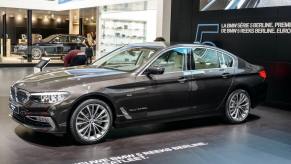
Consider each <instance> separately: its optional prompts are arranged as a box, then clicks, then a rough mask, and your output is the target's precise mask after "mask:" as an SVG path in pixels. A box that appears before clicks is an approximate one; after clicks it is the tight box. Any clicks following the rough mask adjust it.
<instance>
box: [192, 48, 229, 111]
mask: <svg viewBox="0 0 291 164" xmlns="http://www.w3.org/2000/svg"><path fill="white" fill-rule="evenodd" d="M191 56H192V62H193V65H194V69H193V71H192V76H193V80H192V81H191V96H190V100H191V105H192V108H194V109H195V110H194V111H195V112H205V111H212V110H216V109H218V107H219V106H220V105H221V104H222V102H223V100H224V98H225V97H226V96H227V94H228V91H229V88H230V87H231V85H232V80H233V73H234V69H233V65H234V62H233V61H234V59H233V58H232V57H231V56H228V55H226V54H225V53H224V52H221V51H219V50H217V49H216V48H206V47H194V48H192V55H191ZM226 60H227V61H228V62H226Z"/></svg>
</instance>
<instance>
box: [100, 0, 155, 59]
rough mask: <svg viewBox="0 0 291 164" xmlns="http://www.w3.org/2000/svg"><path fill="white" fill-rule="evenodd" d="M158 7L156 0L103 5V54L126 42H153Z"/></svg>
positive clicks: (101, 19) (101, 47)
mask: <svg viewBox="0 0 291 164" xmlns="http://www.w3.org/2000/svg"><path fill="white" fill-rule="evenodd" d="M156 7H157V5H156V1H155V0H148V1H143V2H136V3H128V4H119V5H111V6H103V7H101V8H100V18H99V22H100V26H99V46H98V47H99V53H100V54H101V56H102V55H103V54H105V53H107V52H110V51H112V50H113V49H115V48H117V47H120V46H122V45H125V44H129V43H142V42H152V41H153V40H154V39H155V37H156V14H157V12H156Z"/></svg>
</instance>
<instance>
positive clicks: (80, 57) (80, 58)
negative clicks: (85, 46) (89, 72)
mask: <svg viewBox="0 0 291 164" xmlns="http://www.w3.org/2000/svg"><path fill="white" fill-rule="evenodd" d="M86 64H87V56H86V54H85V53H84V52H79V53H77V55H76V56H75V57H73V59H72V60H71V63H70V66H71V67H73V66H79V65H86Z"/></svg>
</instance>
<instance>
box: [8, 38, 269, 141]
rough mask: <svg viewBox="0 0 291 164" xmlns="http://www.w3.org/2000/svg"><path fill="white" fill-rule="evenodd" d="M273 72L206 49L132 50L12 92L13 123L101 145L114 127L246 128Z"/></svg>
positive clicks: (27, 81)
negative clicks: (211, 123) (213, 120)
mask: <svg viewBox="0 0 291 164" xmlns="http://www.w3.org/2000/svg"><path fill="white" fill-rule="evenodd" d="M266 77H267V75H266V72H265V70H264V68H263V67H261V66H257V65H253V64H250V63H248V62H246V61H244V60H243V59H241V58H239V57H237V56H235V55H233V54H231V53H229V52H227V51H224V50H222V49H219V48H216V47H213V46H206V45H200V44H176V45H165V44H162V43H144V44H132V45H128V46H124V47H121V48H119V49H117V50H115V51H113V52H111V53H109V54H108V55H106V56H104V57H102V58H100V59H99V60H97V61H96V62H95V63H94V64H92V65H90V66H79V67H70V68H62V69H56V70H50V71H47V72H43V73H37V74H33V75H30V76H27V77H25V78H24V79H23V80H21V81H18V82H16V83H15V84H14V85H13V86H12V87H11V95H10V103H9V104H10V109H11V111H12V112H11V117H12V118H13V119H14V120H16V121H17V122H19V123H20V124H22V125H24V126H26V127H28V128H31V129H34V130H37V131H43V132H48V133H71V134H72V136H73V137H74V139H75V140H76V141H78V142H80V143H84V144H93V143H97V142H100V141H101V140H102V139H104V138H105V136H106V135H107V134H108V132H109V131H110V129H111V128H112V127H123V126H128V125H136V124H140V123H154V122H163V121H174V120H182V119H192V118H197V117H206V116H223V117H224V118H225V119H226V120H227V121H228V122H230V123H234V124H236V123H242V122H244V121H246V119H247V117H248V115H249V113H250V110H251V108H254V107H256V106H257V105H258V103H259V102H261V101H262V100H264V97H265V94H266V87H267V85H266Z"/></svg>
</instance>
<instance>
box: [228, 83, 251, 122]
mask: <svg viewBox="0 0 291 164" xmlns="http://www.w3.org/2000/svg"><path fill="white" fill-rule="evenodd" d="M250 109H251V99H250V96H249V94H248V92H247V91H245V90H243V89H238V90H235V91H233V92H232V93H231V94H230V95H229V96H228V98H227V101H226V103H225V119H226V121H227V122H229V123H231V124H239V123H243V122H244V121H245V120H246V119H247V117H248V115H249V112H250Z"/></svg>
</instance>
